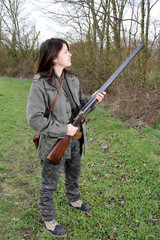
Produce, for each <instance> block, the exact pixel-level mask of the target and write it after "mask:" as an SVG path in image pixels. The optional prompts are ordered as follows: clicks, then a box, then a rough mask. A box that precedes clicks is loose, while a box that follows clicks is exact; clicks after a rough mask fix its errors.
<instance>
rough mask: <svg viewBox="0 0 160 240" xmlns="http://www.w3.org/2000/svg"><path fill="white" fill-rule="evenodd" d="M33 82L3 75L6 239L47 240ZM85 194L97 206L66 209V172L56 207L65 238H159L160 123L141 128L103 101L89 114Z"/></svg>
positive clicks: (0, 171) (0, 127)
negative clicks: (31, 116)
mask: <svg viewBox="0 0 160 240" xmlns="http://www.w3.org/2000/svg"><path fill="white" fill-rule="evenodd" d="M30 85H31V81H30V80H22V79H15V78H14V79H13V78H6V77H1V78H0V132H1V134H0V180H1V186H0V189H1V198H0V232H1V236H0V239H3V240H7V239H11V240H24V239H27V240H46V239H52V238H53V237H52V236H51V235H50V234H49V233H48V232H46V231H45V230H43V223H42V221H41V217H40V212H39V207H38V198H39V196H38V195H39V185H40V172H41V168H40V162H39V160H38V159H37V158H36V150H35V148H34V146H33V143H32V138H33V135H34V131H33V130H32V129H31V128H30V127H29V126H28V123H27V120H26V105H27V98H28V94H29V89H30ZM86 122H87V129H88V151H87V155H86V156H85V158H83V161H82V173H81V177H80V191H81V195H82V200H83V201H84V202H86V203H88V204H89V205H90V206H91V207H92V211H91V212H90V213H82V212H80V211H76V210H74V209H72V208H69V207H68V206H67V199H66V197H65V187H64V174H62V176H61V178H60V181H59V185H58V189H57V192H56V194H55V199H54V205H55V209H56V212H57V217H56V220H57V221H58V222H59V223H60V224H61V225H62V226H63V227H64V228H66V230H67V233H68V235H67V237H66V239H67V240H105V239H110V240H132V239H136V240H145V239H149V240H152V239H160V219H159V217H160V211H159V203H160V202H159V200H160V195H159V186H160V141H159V139H160V124H157V125H156V127H155V128H151V127H147V128H144V129H143V130H141V131H137V130H136V129H132V128H128V127H127V124H126V123H125V122H121V121H120V120H118V119H114V118H112V117H111V114H110V111H109V109H107V108H101V107H100V106H99V107H98V108H97V109H96V110H94V111H93V112H92V113H90V114H89V115H88V117H87V118H86Z"/></svg>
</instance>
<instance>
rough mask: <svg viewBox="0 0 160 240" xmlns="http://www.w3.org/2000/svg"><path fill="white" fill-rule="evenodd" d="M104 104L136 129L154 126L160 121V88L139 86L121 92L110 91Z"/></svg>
mask: <svg viewBox="0 0 160 240" xmlns="http://www.w3.org/2000/svg"><path fill="white" fill-rule="evenodd" d="M103 105H104V106H109V107H110V108H111V111H112V114H113V115H114V117H118V118H120V119H122V120H125V121H127V123H128V125H129V126H131V127H134V128H136V129H141V128H143V127H146V126H152V127H154V126H155V125H156V123H157V122H160V89H159V90H149V89H145V88H139V89H134V90H132V92H127V91H126V92H123V93H120V94H118V93H117V92H115V94H112V91H109V92H107V95H106V97H105V99H104V101H103Z"/></svg>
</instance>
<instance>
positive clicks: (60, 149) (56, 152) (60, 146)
mask: <svg viewBox="0 0 160 240" xmlns="http://www.w3.org/2000/svg"><path fill="white" fill-rule="evenodd" d="M69 140H70V136H66V137H65V138H62V139H61V140H59V142H58V143H57V144H56V146H55V147H54V148H53V150H52V151H51V152H50V153H49V155H48V157H47V158H48V159H49V160H51V161H52V162H54V163H56V164H60V161H61V159H62V157H63V155H64V152H65V150H66V148H67V146H68V143H69Z"/></svg>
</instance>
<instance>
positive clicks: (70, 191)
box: [39, 140, 81, 221]
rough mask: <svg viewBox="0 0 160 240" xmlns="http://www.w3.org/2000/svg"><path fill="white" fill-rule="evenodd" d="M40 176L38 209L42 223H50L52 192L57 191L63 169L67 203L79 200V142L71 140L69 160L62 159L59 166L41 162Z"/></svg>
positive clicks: (52, 213)
mask: <svg viewBox="0 0 160 240" xmlns="http://www.w3.org/2000/svg"><path fill="white" fill-rule="evenodd" d="M41 165H42V174H41V186H40V191H39V195H40V200H39V207H40V210H41V216H42V219H43V220H44V221H52V220H53V219H54V218H55V216H56V212H55V210H54V206H53V196H54V192H55V191H56V190H57V184H58V181H59V178H60V174H61V172H62V169H63V167H64V173H65V187H66V196H67V198H68V201H73V202H74V201H77V200H79V199H80V193H79V191H78V188H79V184H78V178H79V176H80V172H81V156H80V142H79V140H73V141H72V144H71V159H64V158H62V160H61V162H60V164H59V165H57V164H55V163H53V162H51V161H49V160H48V161H43V160H41Z"/></svg>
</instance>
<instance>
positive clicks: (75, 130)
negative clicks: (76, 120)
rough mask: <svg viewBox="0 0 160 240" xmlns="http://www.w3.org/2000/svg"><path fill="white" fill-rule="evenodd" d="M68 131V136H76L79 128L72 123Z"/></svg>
mask: <svg viewBox="0 0 160 240" xmlns="http://www.w3.org/2000/svg"><path fill="white" fill-rule="evenodd" d="M67 127H68V130H67V135H68V136H71V137H72V136H74V135H75V134H76V132H77V131H78V128H77V127H74V126H73V125H72V124H71V123H70V124H68V125H67Z"/></svg>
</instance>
